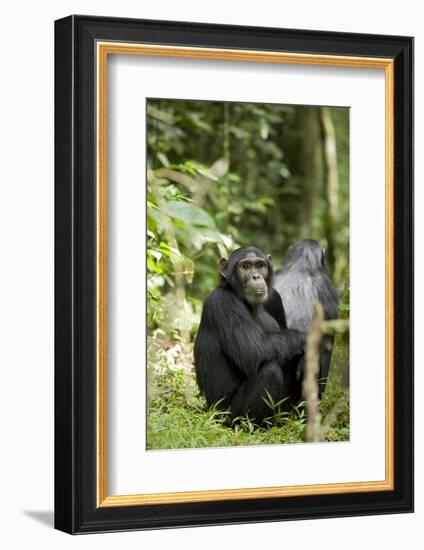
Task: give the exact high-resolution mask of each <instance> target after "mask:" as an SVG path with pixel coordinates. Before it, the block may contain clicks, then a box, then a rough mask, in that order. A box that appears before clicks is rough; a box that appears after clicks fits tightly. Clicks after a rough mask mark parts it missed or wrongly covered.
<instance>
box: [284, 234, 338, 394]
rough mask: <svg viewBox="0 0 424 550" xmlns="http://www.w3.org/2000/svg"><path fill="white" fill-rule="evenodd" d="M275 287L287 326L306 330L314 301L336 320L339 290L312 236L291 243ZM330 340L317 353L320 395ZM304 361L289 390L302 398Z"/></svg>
mask: <svg viewBox="0 0 424 550" xmlns="http://www.w3.org/2000/svg"><path fill="white" fill-rule="evenodd" d="M274 288H275V289H276V290H277V291H278V292H279V294H280V296H281V298H282V300H283V304H284V310H285V314H286V319H287V327H288V328H289V329H295V330H298V331H300V332H303V333H305V334H306V333H307V331H308V329H309V325H310V323H311V321H312V318H313V315H314V304H315V303H316V302H317V301H319V302H320V303H321V305H322V307H323V309H324V315H325V318H326V319H336V318H337V314H338V305H339V293H338V292H337V290H336V289H335V288H334V286H333V284H332V282H331V281H330V278H329V277H328V271H327V266H326V263H325V255H324V251H323V249H322V248H321V246H320V245H319V244H318V243H317V241H314V240H312V239H305V240H303V241H299V242H297V243H295V244H293V245H292V246H291V247H290V248H289V249H288V251H287V252H286V254H285V255H284V257H283V260H282V263H281V269H280V270H279V271H277V273H276V274H275V281H274ZM332 345H333V339H332V338H330V337H326V338H325V339H324V342H323V349H322V351H321V354H320V372H319V380H320V383H319V394H320V396H321V395H322V393H323V391H324V389H325V384H326V380H327V377H328V371H329V368H330V360H331V351H332ZM302 376H303V360H302V361H300V370H299V372H298V375H297V382H296V383H295V384H296V386H297V387H296V389H295V390H293V388H292V389H291V390H290V393H291V394H292V395H293V396H294V398H295V399H296V398H297V397H298V398H299V399H300V397H301V392H302V389H301V383H302Z"/></svg>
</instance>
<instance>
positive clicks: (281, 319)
mask: <svg viewBox="0 0 424 550" xmlns="http://www.w3.org/2000/svg"><path fill="white" fill-rule="evenodd" d="M268 294H269V296H268V300H267V302H266V304H265V309H266V310H267V311H268V313H270V314H271V315H272V316H273V317H274V319H275V320H276V321H277V323H278V325H279V327H280V329H281V330H284V329H286V328H287V322H286V312H285V311H284V306H283V301H282V299H281V296H280V295H279V293H278V292H277V291H276V290H275V289H274V288H269V289H268Z"/></svg>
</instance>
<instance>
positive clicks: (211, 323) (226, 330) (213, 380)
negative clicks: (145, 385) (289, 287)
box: [194, 247, 304, 422]
mask: <svg viewBox="0 0 424 550" xmlns="http://www.w3.org/2000/svg"><path fill="white" fill-rule="evenodd" d="M272 279H273V271H272V265H271V262H270V259H269V257H267V256H265V255H264V254H263V253H262V252H261V251H260V250H259V249H258V248H254V247H247V248H239V249H237V250H235V251H234V252H233V253H232V254H231V256H230V258H229V259H222V260H221V262H220V283H219V286H218V287H217V288H216V289H215V290H213V291H212V292H211V293H210V294H209V295H208V296H207V297H206V299H205V302H204V305H203V313H202V319H201V322H200V326H199V331H198V333H197V337H196V342H195V345H194V361H195V367H196V376H197V382H198V385H199V388H200V390H201V392H202V393H203V394H204V396H205V398H206V401H207V404H208V405H209V406H210V405H212V404H214V403H216V402H218V401H219V406H220V407H221V408H225V409H226V408H230V409H231V414H232V416H233V418H234V417H237V416H244V415H246V414H248V415H249V417H250V418H251V419H255V421H256V422H261V421H262V420H263V419H264V418H265V417H266V416H268V415H270V412H271V411H270V410H269V408H268V407H267V405H266V403H265V401H264V398H266V397H267V392H268V393H269V394H270V395H271V397H272V399H273V400H274V402H278V401H280V400H281V399H283V398H285V397H287V388H288V385H287V382H286V379H287V380H288V378H289V376H288V375H286V369H291V368H293V361H296V357H297V356H300V355H301V354H302V353H303V346H304V335H303V334H302V333H300V332H298V331H296V330H288V329H287V327H286V320H285V315H284V309H283V304H282V302H281V298H280V296H279V294H278V293H277V292H276V291H275V290H274V289H273V288H272Z"/></svg>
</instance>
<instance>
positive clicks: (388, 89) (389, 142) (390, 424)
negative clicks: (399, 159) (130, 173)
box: [96, 41, 394, 508]
mask: <svg viewBox="0 0 424 550" xmlns="http://www.w3.org/2000/svg"><path fill="white" fill-rule="evenodd" d="M109 55H138V56H154V57H181V58H191V59H219V60H229V61H248V62H262V63H283V64H297V65H317V66H331V67H356V68H361V69H364V68H368V69H384V72H385V137H386V140H385V141H386V142H385V269H386V276H385V287H386V288H385V305H386V311H385V333H386V334H385V479H384V480H381V481H358V482H347V483H328V484H315V485H290V486H277V487H254V488H243V489H216V490H204V491H184V492H177V493H176V492H173V493H148V494H132V495H114V496H109V495H108V493H107V62H108V56H109ZM96 62H97V90H96V100H97V120H96V123H97V124H96V125H97V161H96V166H97V178H96V187H97V208H96V214H97V223H96V232H97V255H96V271H97V296H96V299H97V304H96V312H97V315H96V317H97V336H96V361H97V364H96V380H97V392H96V398H97V410H96V417H97V421H96V431H97V435H96V443H97V450H96V470H97V507H99V508H105V507H120V506H142V505H149V504H174V503H190V502H212V501H222V500H242V499H255V498H280V497H293V496H306V495H325V494H342V493H365V492H373V491H390V490H393V489H394V402H393V399H394V135H393V133H394V60H393V59H391V58H373V57H355V56H338V55H321V54H302V53H285V52H268V51H255V50H236V49H220V48H198V47H187V46H164V45H152V44H139V43H124V42H102V41H97V43H96Z"/></svg>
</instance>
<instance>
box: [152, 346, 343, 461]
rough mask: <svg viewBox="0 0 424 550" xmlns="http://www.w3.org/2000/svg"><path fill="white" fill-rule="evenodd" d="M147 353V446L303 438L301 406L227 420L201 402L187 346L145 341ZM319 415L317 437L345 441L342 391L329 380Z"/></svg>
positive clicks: (268, 442) (257, 442)
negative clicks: (263, 417) (261, 417)
mask: <svg viewBox="0 0 424 550" xmlns="http://www.w3.org/2000/svg"><path fill="white" fill-rule="evenodd" d="M148 355H149V368H148V416H147V449H148V450H154V449H182V448H186V449H187V448H188V449H192V448H199V447H226V446H240V445H271V444H280V445H281V444H288V443H303V442H305V441H306V416H305V410H304V407H302V406H301V405H300V406H299V407H297V408H294V409H293V411H292V412H291V413H282V412H280V411H279V410H278V408H277V409H275V410H273V409H272V408H271V407H270V416H269V418H268V419H267V421H266V424H265V425H264V426H261V427H259V426H257V425H255V424H254V423H253V422H251V421H250V419H249V418H247V417H244V418H240V419H238V420H237V422H236V423H231V422H230V420H229V413H228V412H227V411H220V410H218V409H217V408H216V407H212V408H210V409H208V408H207V407H206V403H205V401H204V399H203V398H202V396H201V395H200V394H199V391H198V388H197V385H196V379H195V374H194V368H193V365H192V354H191V350H190V349H189V350H185V351H184V350H183V347H182V346H181V345H180V344H175V345H174V346H173V347H171V348H168V349H165V348H164V347H160V346H157V344H155V345H154V346H153V348H152V346H149V354H148ZM153 358H154V360H152V359H153ZM152 365H154V367H153V366H152ZM320 415H321V427H320V441H348V440H349V395H348V391H347V390H345V389H343V388H340V387H339V386H337V385H335V384H333V383H331V382H329V383H328V384H327V387H326V390H325V393H324V396H323V399H322V401H321V404H320Z"/></svg>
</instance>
